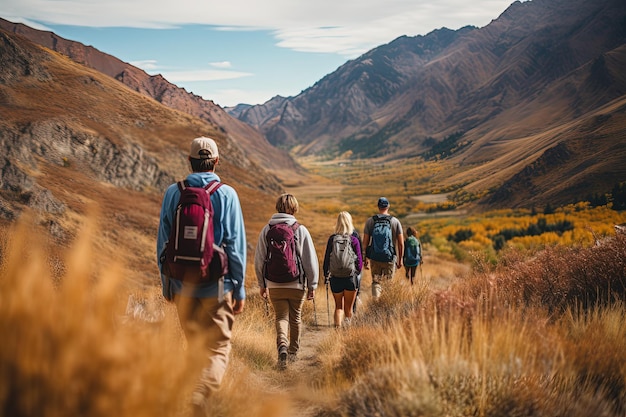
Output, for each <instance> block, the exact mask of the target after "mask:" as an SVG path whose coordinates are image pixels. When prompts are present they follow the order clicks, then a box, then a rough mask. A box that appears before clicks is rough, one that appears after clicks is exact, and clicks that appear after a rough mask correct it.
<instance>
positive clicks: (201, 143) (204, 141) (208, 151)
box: [189, 136, 219, 159]
mask: <svg viewBox="0 0 626 417" xmlns="http://www.w3.org/2000/svg"><path fill="white" fill-rule="evenodd" d="M189 156H190V157H191V158H194V159H212V158H217V157H218V156H219V155H218V153H217V143H215V141H214V140H213V139H211V138H206V137H204V136H201V137H199V138H195V139H194V140H193V141H191V150H190V151H189Z"/></svg>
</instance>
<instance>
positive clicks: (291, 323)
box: [269, 288, 306, 354]
mask: <svg viewBox="0 0 626 417" xmlns="http://www.w3.org/2000/svg"><path fill="white" fill-rule="evenodd" d="M269 292H270V301H271V302H272V305H273V306H274V312H275V313H276V347H277V348H278V349H279V350H280V348H281V347H282V346H285V347H287V351H288V353H292V354H295V353H297V352H298V349H300V335H301V334H302V305H303V304H304V299H305V298H306V290H298V289H294V288H270V290H269Z"/></svg>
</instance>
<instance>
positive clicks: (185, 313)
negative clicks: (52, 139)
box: [157, 137, 246, 409]
mask: <svg viewBox="0 0 626 417" xmlns="http://www.w3.org/2000/svg"><path fill="white" fill-rule="evenodd" d="M218 162H219V154H218V148H217V144H216V143H215V140H213V139H211V138H207V137H199V138H196V139H194V140H193V141H192V142H191V150H190V153H189V163H190V164H191V170H192V173H191V174H189V176H188V177H187V182H188V184H189V186H191V187H204V186H206V185H207V184H208V183H209V182H211V181H213V180H217V181H219V180H220V178H219V177H218V176H217V175H216V174H215V172H214V171H215V166H216V165H217V164H218ZM179 197H180V191H179V189H178V186H177V184H172V185H170V186H169V187H168V188H167V190H166V191H165V195H164V196H163V204H162V207H161V217H160V221H159V232H158V237H157V262H158V265H159V271H163V269H162V264H161V259H160V254H161V253H162V252H163V250H164V249H165V245H166V243H167V240H168V239H169V235H170V231H171V229H172V224H173V222H174V215H175V212H176V206H177V204H178V200H179ZM211 205H212V206H213V226H214V235H215V243H216V244H217V245H220V246H223V247H224V249H225V251H226V254H227V255H228V273H227V274H226V275H225V276H224V279H223V280H220V282H200V283H195V284H192V283H187V282H183V281H180V280H177V279H173V278H170V277H167V276H165V275H164V274H163V273H161V282H162V284H163V296H164V297H165V298H166V299H167V300H170V301H173V302H174V303H176V307H177V311H178V316H179V319H180V322H181V325H182V327H183V329H184V330H185V335H186V336H187V338H188V339H190V338H194V337H198V336H199V337H202V338H204V339H203V340H205V343H204V346H205V347H206V352H207V362H206V365H205V367H204V369H203V370H202V374H201V378H200V380H199V382H198V384H197V387H196V390H195V392H194V394H193V398H192V403H193V405H194V407H197V408H200V409H204V407H205V406H206V399H207V397H208V396H209V395H210V394H211V393H212V392H214V391H216V390H217V389H218V388H219V386H220V384H221V382H222V378H223V376H224V373H225V371H226V367H227V365H228V360H229V355H230V350H231V334H232V326H233V322H234V315H235V314H239V313H241V312H242V311H243V307H244V303H245V298H246V293H245V288H244V279H245V275H246V274H245V266H246V233H245V228H244V221H243V214H242V211H241V204H240V202H239V196H238V195H237V192H236V191H235V189H234V188H232V187H230V186H229V185H226V184H222V185H221V186H220V187H219V188H218V189H217V190H216V191H215V192H214V193H213V194H212V195H211Z"/></svg>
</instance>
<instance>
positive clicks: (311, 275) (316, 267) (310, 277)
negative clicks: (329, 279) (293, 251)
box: [298, 225, 320, 290]
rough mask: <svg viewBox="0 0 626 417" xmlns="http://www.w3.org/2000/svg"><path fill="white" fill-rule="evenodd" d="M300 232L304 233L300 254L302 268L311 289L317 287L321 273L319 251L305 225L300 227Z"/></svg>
mask: <svg viewBox="0 0 626 417" xmlns="http://www.w3.org/2000/svg"><path fill="white" fill-rule="evenodd" d="M298 233H302V235H301V237H302V247H301V252H300V254H301V255H300V256H301V257H302V268H303V269H304V274H305V276H306V280H307V287H308V288H309V290H311V289H313V290H314V289H315V288H317V283H318V281H319V275H320V264H319V261H318V259H317V252H315V246H314V245H313V239H312V238H311V234H310V233H309V231H308V230H307V229H306V227H304V226H302V225H301V226H300V227H298Z"/></svg>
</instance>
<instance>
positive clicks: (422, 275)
mask: <svg viewBox="0 0 626 417" xmlns="http://www.w3.org/2000/svg"><path fill="white" fill-rule="evenodd" d="M420 281H422V282H424V271H422V262H420Z"/></svg>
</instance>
